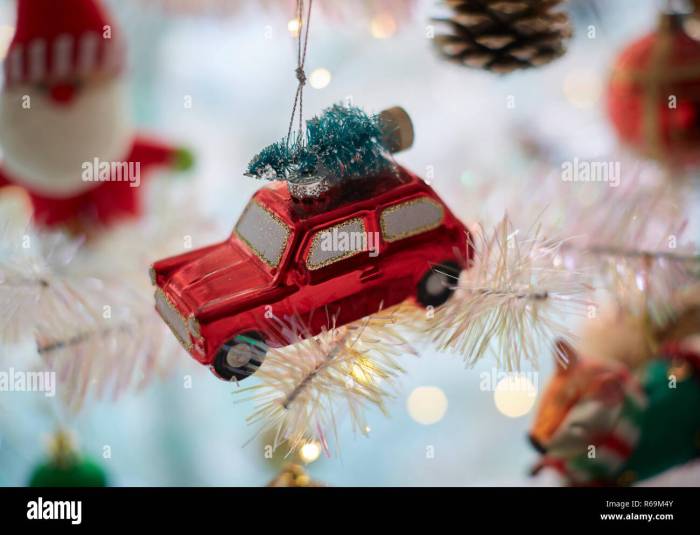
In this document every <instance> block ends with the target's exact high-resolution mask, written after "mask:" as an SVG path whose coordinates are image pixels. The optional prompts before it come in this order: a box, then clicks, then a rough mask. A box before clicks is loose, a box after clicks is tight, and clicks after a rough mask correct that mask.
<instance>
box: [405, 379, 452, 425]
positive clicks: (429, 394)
mask: <svg viewBox="0 0 700 535" xmlns="http://www.w3.org/2000/svg"><path fill="white" fill-rule="evenodd" d="M406 408H407V409H408V414H409V415H410V416H411V418H413V420H415V421H416V422H418V423H419V424H423V425H431V424H434V423H437V422H439V421H440V420H442V418H443V417H444V416H445V413H446V412H447V396H445V393H444V392H443V391H442V390H441V389H439V388H438V387H436V386H419V387H418V388H415V389H414V390H413V392H411V394H410V395H409V396H408V400H407V401H406Z"/></svg>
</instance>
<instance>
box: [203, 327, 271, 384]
mask: <svg viewBox="0 0 700 535" xmlns="http://www.w3.org/2000/svg"><path fill="white" fill-rule="evenodd" d="M266 354H267V344H266V343H265V339H264V338H263V336H262V335H261V334H260V333H258V332H246V333H243V334H239V335H237V336H234V337H233V338H231V339H230V340H229V341H227V342H226V343H225V344H223V345H222V346H221V347H220V348H219V351H218V352H217V354H216V357H214V362H213V367H214V371H215V372H216V375H218V376H219V377H220V378H221V379H223V380H224V381H232V380H234V379H235V380H237V381H242V380H243V379H245V378H247V377H250V376H251V375H253V374H254V373H255V372H256V371H258V368H259V367H260V366H261V365H262V363H263V361H264V360H265V355H266Z"/></svg>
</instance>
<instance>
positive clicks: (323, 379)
mask: <svg viewBox="0 0 700 535" xmlns="http://www.w3.org/2000/svg"><path fill="white" fill-rule="evenodd" d="M400 308H401V307H395V308H393V309H387V310H386V311H382V312H380V313H378V314H375V315H373V316H370V317H368V318H364V319H363V320H360V321H358V322H355V323H352V324H349V325H346V326H344V327H336V326H335V322H334V320H333V318H330V322H329V326H328V328H327V329H325V330H324V331H323V332H322V333H321V334H320V335H318V336H315V337H309V338H307V337H306V334H307V330H306V328H305V326H304V325H303V324H302V323H301V322H299V320H298V319H297V318H291V319H287V320H284V321H283V320H277V324H278V332H279V334H280V335H281V336H282V337H284V338H285V339H286V340H287V341H289V342H291V343H292V345H290V346H288V347H283V348H280V349H275V348H270V349H269V352H268V354H267V356H266V358H265V362H264V364H263V365H262V366H261V368H260V369H259V370H258V372H257V373H256V375H255V377H256V378H257V379H258V380H259V384H256V385H253V386H250V387H246V388H243V389H241V390H239V393H241V394H243V395H244V398H243V399H246V400H250V399H252V400H254V401H255V402H256V408H255V410H254V412H253V413H252V414H251V416H250V417H249V418H248V422H249V423H251V424H254V425H258V426H259V428H260V429H259V432H264V431H268V430H274V433H275V438H274V446H273V447H274V448H277V447H278V446H280V445H281V444H283V443H286V444H287V445H288V446H289V448H290V450H295V449H297V448H299V447H301V446H303V445H304V444H305V443H307V442H309V441H317V442H319V443H320V444H321V445H322V447H323V448H324V449H325V450H326V451H328V450H329V440H330V439H331V438H332V439H334V440H335V442H336V443H337V429H338V420H339V417H340V415H345V414H346V415H347V416H348V417H349V418H350V420H351V422H352V427H353V430H354V431H356V432H360V433H362V434H366V433H367V424H366V420H365V413H366V411H367V409H368V408H370V407H377V408H379V409H380V410H381V411H382V412H385V413H386V410H385V407H384V403H385V400H386V399H387V398H388V397H390V396H392V394H393V393H394V391H395V387H396V381H397V379H398V377H399V375H400V374H401V373H403V369H402V368H401V366H400V364H399V359H400V357H402V356H405V355H407V354H411V355H415V353H414V351H413V349H412V348H411V347H410V346H409V345H408V343H407V342H406V341H405V339H404V338H403V337H402V336H401V334H399V331H398V329H399V320H398V318H399V317H400V315H401V311H400Z"/></svg>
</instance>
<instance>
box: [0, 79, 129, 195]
mask: <svg viewBox="0 0 700 535" xmlns="http://www.w3.org/2000/svg"><path fill="white" fill-rule="evenodd" d="M26 97H29V99H30V100H29V103H30V107H29V109H25V106H23V104H24V103H25V102H27V100H26ZM127 101H128V100H127V95H126V90H125V87H124V83H123V82H122V81H121V80H118V79H115V80H106V81H100V82H94V83H92V84H91V83H88V84H86V85H85V86H83V87H82V88H81V89H80V91H79V93H78V94H77V95H76V97H75V100H74V101H73V102H71V103H70V104H68V105H59V104H56V103H55V102H53V101H52V100H51V98H50V97H49V96H48V95H47V94H46V93H45V92H41V91H40V90H39V89H38V88H36V87H34V86H23V87H18V88H13V89H5V90H4V91H3V93H2V95H1V96H0V145H2V149H3V166H4V168H5V170H6V171H7V173H8V174H9V177H10V178H11V179H12V180H13V181H15V182H17V183H18V184H21V185H23V186H25V187H26V188H27V189H28V190H30V191H32V192H35V193H38V194H41V195H46V196H49V197H56V198H61V197H70V196H72V195H76V194H79V193H81V192H83V191H86V190H88V189H90V188H93V187H95V186H96V183H95V182H90V181H84V180H83V176H82V175H83V165H84V163H85V162H90V163H91V162H94V160H95V158H97V159H98V160H100V161H104V162H114V161H122V160H123V159H124V158H126V157H127V156H128V152H129V149H130V148H131V144H132V141H133V131H132V128H131V121H130V119H129V113H128V106H127Z"/></svg>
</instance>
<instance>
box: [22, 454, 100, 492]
mask: <svg viewBox="0 0 700 535" xmlns="http://www.w3.org/2000/svg"><path fill="white" fill-rule="evenodd" d="M29 486H30V487H106V486H107V475H106V473H105V471H104V470H103V469H102V467H101V466H100V465H98V464H97V463H95V462H93V461H91V460H90V459H87V458H83V459H76V460H74V461H71V462H68V463H58V462H56V461H53V460H52V461H49V462H45V463H42V464H40V465H39V466H37V467H36V468H35V469H34V471H33V472H32V474H31V477H30V478H29Z"/></svg>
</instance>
